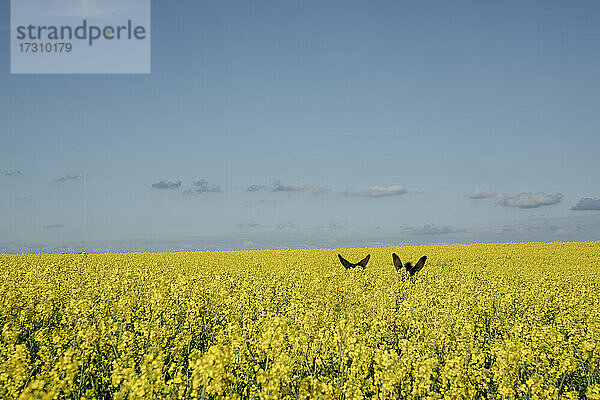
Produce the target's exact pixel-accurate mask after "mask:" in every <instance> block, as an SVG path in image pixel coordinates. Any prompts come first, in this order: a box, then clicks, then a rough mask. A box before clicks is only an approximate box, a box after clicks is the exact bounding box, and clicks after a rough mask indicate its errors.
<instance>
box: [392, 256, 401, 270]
mask: <svg viewBox="0 0 600 400" xmlns="http://www.w3.org/2000/svg"><path fill="white" fill-rule="evenodd" d="M392 260H393V261H394V267H396V271H400V269H401V268H402V261H400V257H398V254H396V253H393V254H392Z"/></svg>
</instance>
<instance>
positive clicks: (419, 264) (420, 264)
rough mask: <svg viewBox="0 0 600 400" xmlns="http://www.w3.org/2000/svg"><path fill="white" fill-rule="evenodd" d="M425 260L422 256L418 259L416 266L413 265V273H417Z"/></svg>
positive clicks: (425, 257)
mask: <svg viewBox="0 0 600 400" xmlns="http://www.w3.org/2000/svg"><path fill="white" fill-rule="evenodd" d="M426 260H427V256H423V257H421V258H420V259H419V261H418V262H417V264H416V265H415V268H414V271H415V273H417V272H419V271H420V270H421V268H423V267H424V266H425V261H426Z"/></svg>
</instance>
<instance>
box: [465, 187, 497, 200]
mask: <svg viewBox="0 0 600 400" xmlns="http://www.w3.org/2000/svg"><path fill="white" fill-rule="evenodd" d="M494 196H496V192H494V191H491V190H486V189H484V188H482V187H481V186H478V187H476V188H475V189H473V191H472V192H471V193H469V194H467V197H468V198H470V199H487V198H490V197H494Z"/></svg>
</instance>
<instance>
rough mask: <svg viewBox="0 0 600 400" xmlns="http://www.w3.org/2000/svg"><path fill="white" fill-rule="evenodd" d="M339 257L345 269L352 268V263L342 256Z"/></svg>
mask: <svg viewBox="0 0 600 400" xmlns="http://www.w3.org/2000/svg"><path fill="white" fill-rule="evenodd" d="M338 257H339V259H340V262H341V263H342V265H343V266H344V268H351V267H352V263H351V262H350V261H348V260H346V259H345V258H344V257H342V255H341V254H338Z"/></svg>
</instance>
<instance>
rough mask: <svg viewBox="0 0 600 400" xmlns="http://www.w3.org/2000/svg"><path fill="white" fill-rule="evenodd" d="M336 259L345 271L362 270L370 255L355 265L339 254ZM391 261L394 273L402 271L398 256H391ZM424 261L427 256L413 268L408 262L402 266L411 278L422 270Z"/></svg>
mask: <svg viewBox="0 0 600 400" xmlns="http://www.w3.org/2000/svg"><path fill="white" fill-rule="evenodd" d="M338 258H339V259H340V262H341V263H342V265H343V266H344V268H346V269H350V268H356V267H363V269H365V268H366V267H367V263H368V262H369V259H370V258H371V255H370V254H369V255H367V256H366V257H365V258H363V259H362V260H360V261H359V262H357V263H356V264H355V263H351V262H350V261H348V260H346V259H345V258H344V257H342V255H341V254H338ZM392 260H393V261H394V267H396V271H398V272H400V270H401V269H402V267H403V266H402V261H400V257H398V254H396V253H394V254H392ZM425 261H427V256H423V257H421V258H420V259H419V261H417V263H416V264H415V265H414V266H413V265H412V264H411V263H410V262H407V263H406V264H405V265H404V268H406V270H407V271H408V273H409V274H410V276H413V275H414V274H416V273H417V272H419V271H420V270H421V269H423V267H424V266H425Z"/></svg>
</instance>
